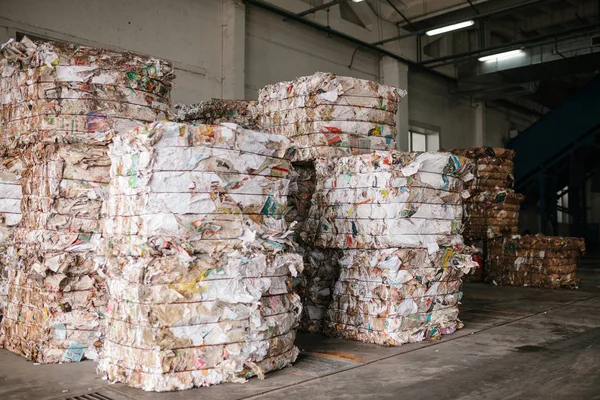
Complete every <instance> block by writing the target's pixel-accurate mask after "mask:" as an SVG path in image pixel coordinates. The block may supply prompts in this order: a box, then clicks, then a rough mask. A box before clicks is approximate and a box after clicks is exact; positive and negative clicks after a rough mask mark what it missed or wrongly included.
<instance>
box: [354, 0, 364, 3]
mask: <svg viewBox="0 0 600 400" xmlns="http://www.w3.org/2000/svg"><path fill="white" fill-rule="evenodd" d="M361 1H363V0H352V2H353V3H360V2H361Z"/></svg>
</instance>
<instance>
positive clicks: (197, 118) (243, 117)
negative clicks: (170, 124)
mask: <svg viewBox="0 0 600 400" xmlns="http://www.w3.org/2000/svg"><path fill="white" fill-rule="evenodd" d="M173 108H174V110H175V117H176V118H175V120H176V121H177V122H189V123H192V124H208V125H218V124H221V123H223V122H231V123H235V124H238V125H240V126H242V127H244V128H246V129H258V128H259V124H260V113H259V111H258V102H256V101H252V100H223V99H210V100H207V101H202V102H200V103H196V104H175V106H174V107H173Z"/></svg>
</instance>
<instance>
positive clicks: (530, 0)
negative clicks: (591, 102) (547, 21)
mask: <svg viewBox="0 0 600 400" xmlns="http://www.w3.org/2000/svg"><path fill="white" fill-rule="evenodd" d="M542 1H547V0H528V1H524V2H522V3H518V4H515V5H513V6H509V7H504V8H501V9H498V10H493V11H490V12H486V13H481V14H479V15H475V16H472V17H468V18H462V19H461V20H460V21H454V22H448V23H445V24H443V25H438V26H433V27H430V28H427V29H421V30H416V31H414V32H409V33H406V34H403V35H398V36H393V37H391V38H388V39H384V40H380V41H378V42H374V43H372V44H374V45H381V44H385V43H389V42H394V41H396V40H401V39H405V38H408V37H411V36H421V35H424V34H425V32H427V31H429V30H432V29H436V28H442V27H444V26H448V25H452V24H456V23H459V22H464V21H465V20H469V19H473V20H477V19H482V18H487V17H491V16H494V15H498V14H502V13H505V12H508V11H513V10H516V9H518V8H521V7H526V6H530V5H532V4H536V3H540V2H542Z"/></svg>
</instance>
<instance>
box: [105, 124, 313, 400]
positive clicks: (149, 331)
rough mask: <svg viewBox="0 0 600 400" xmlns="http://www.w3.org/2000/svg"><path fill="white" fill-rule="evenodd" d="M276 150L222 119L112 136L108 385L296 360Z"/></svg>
mask: <svg viewBox="0 0 600 400" xmlns="http://www.w3.org/2000/svg"><path fill="white" fill-rule="evenodd" d="M289 145H290V142H289V140H288V139H287V138H285V137H283V136H277V135H270V134H264V133H261V132H254V131H251V130H246V129H243V128H241V127H239V126H237V125H234V124H223V125H221V126H211V125H190V124H179V123H172V122H169V123H155V124H152V125H149V126H140V127H137V128H136V129H134V130H133V131H131V132H130V133H128V134H126V135H121V136H119V137H117V138H115V140H114V143H113V145H112V146H111V148H110V153H109V154H110V157H111V160H112V167H111V174H110V175H111V182H110V186H109V192H108V197H107V201H106V212H107V216H106V222H105V225H104V232H105V238H106V239H105V240H104V243H103V246H102V248H103V252H104V253H103V254H104V255H105V256H106V260H107V264H106V266H105V271H106V275H107V278H106V282H107V286H108V292H109V296H110V300H109V303H108V307H107V317H106V344H105V348H104V352H103V355H102V358H101V360H100V364H99V371H100V372H101V373H102V374H104V375H105V376H107V377H108V379H109V380H111V381H122V382H125V383H127V384H128V385H130V386H133V387H138V388H142V389H144V390H151V391H169V390H182V389H188V388H191V387H195V386H208V385H214V384H218V383H222V382H243V381H245V378H248V377H251V376H255V375H257V376H258V377H259V378H260V377H263V376H264V374H265V373H266V372H269V371H272V370H274V369H280V368H283V367H285V366H287V365H289V364H291V363H292V362H293V361H294V360H295V359H296V356H297V354H298V349H297V348H296V347H295V346H294V337H295V328H296V326H297V324H298V320H299V315H300V312H301V309H302V306H301V304H300V300H299V298H298V296H296V295H295V294H293V293H292V277H293V276H296V275H297V273H299V272H301V271H302V257H301V255H300V254H297V253H294V252H291V251H290V250H292V248H293V244H294V243H293V232H291V231H289V230H288V227H287V224H286V222H285V218H284V215H285V213H286V209H287V206H286V204H287V195H288V187H289V179H288V174H289V171H290V162H289V160H288V159H287V158H286V154H287V149H288V147H289Z"/></svg>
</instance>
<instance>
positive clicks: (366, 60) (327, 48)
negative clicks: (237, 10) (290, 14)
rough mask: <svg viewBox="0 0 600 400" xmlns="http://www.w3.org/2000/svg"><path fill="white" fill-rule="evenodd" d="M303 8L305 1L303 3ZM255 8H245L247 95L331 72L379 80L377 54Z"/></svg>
mask: <svg viewBox="0 0 600 400" xmlns="http://www.w3.org/2000/svg"><path fill="white" fill-rule="evenodd" d="M304 6H305V7H306V4H305V5H304ZM355 49H356V46H355V45H352V44H350V43H348V42H346V41H344V40H341V39H337V38H332V37H328V36H327V34H325V33H322V32H318V31H317V30H315V29H311V28H308V27H306V26H303V25H300V24H298V23H294V22H284V21H283V18H282V17H279V16H277V15H273V14H270V13H267V12H265V11H263V10H261V9H258V8H256V7H251V6H249V7H246V98H248V99H255V98H256V97H257V91H258V89H260V88H262V87H263V86H265V85H267V84H269V83H275V82H279V81H285V80H290V79H294V78H296V77H298V76H303V75H310V74H313V73H315V72H317V71H323V72H333V73H335V74H340V75H349V76H354V77H357V78H364V79H371V80H379V55H377V54H374V53H373V52H366V51H364V50H358V51H357V53H356V56H355V58H354V62H353V63H352V67H351V68H349V67H348V66H349V65H350V61H351V59H352V54H353V53H354V50H355Z"/></svg>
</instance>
